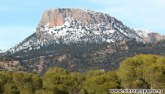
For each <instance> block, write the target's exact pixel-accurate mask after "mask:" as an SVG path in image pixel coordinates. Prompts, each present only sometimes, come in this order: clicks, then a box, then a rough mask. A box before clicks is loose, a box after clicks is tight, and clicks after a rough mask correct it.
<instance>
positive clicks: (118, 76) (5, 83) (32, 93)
mask: <svg viewBox="0 0 165 94" xmlns="http://www.w3.org/2000/svg"><path fill="white" fill-rule="evenodd" d="M120 88H130V89H135V88H142V89H151V88H152V89H164V90H165V57H163V56H156V55H137V56H134V57H131V58H128V59H126V60H124V61H123V62H122V63H121V66H120V67H119V69H117V70H115V71H109V72H104V71H103V70H91V71H88V72H87V73H85V74H81V73H76V72H70V71H67V70H65V69H63V68H59V67H54V68H50V69H49V70H48V71H47V72H46V73H45V74H44V75H43V76H42V77H40V76H38V75H36V74H31V73H25V72H8V71H0V94H108V93H109V89H120Z"/></svg>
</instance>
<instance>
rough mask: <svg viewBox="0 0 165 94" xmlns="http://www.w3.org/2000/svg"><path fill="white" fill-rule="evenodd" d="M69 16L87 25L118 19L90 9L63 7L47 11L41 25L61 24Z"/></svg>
mask: <svg viewBox="0 0 165 94" xmlns="http://www.w3.org/2000/svg"><path fill="white" fill-rule="evenodd" d="M67 17H69V18H74V20H76V21H78V22H81V23H82V24H84V25H87V26H88V25H91V24H99V23H101V22H105V23H106V22H107V23H109V22H112V21H114V20H116V19H115V18H113V17H110V16H109V15H107V14H103V13H99V12H94V11H90V10H81V9H69V8H68V9H67V8H66V9H63V8H61V9H54V10H47V11H45V12H44V14H43V16H42V19H41V21H40V24H39V26H40V25H41V26H44V25H45V24H46V23H48V24H49V26H50V27H54V26H61V25H63V24H64V22H65V18H67Z"/></svg>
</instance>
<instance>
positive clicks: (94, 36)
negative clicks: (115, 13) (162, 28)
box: [9, 9, 143, 53]
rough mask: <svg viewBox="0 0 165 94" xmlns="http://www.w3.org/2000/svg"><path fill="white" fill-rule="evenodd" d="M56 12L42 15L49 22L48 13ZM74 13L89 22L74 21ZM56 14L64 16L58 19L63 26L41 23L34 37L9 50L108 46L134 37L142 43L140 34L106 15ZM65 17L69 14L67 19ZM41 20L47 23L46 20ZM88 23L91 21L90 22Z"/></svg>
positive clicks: (90, 13) (66, 12) (62, 11)
mask: <svg viewBox="0 0 165 94" xmlns="http://www.w3.org/2000/svg"><path fill="white" fill-rule="evenodd" d="M55 11H59V10H58V9H57V10H53V11H52V10H50V11H49V12H48V13H47V14H44V15H46V16H48V18H49V19H51V17H52V15H50V14H51V13H52V14H55V13H54V12H55ZM70 11H71V12H70ZM75 11H76V13H77V11H79V12H78V13H80V14H83V15H86V16H88V19H89V20H88V19H86V18H84V19H83V18H80V19H81V20H77V19H79V18H78V17H75V18H74V17H72V16H70V15H73V14H74V12H75ZM59 12H60V13H62V14H60V17H61V15H64V14H65V16H66V17H62V18H59V19H64V23H63V24H61V23H62V20H60V21H57V22H58V23H60V25H53V26H52V25H50V23H49V21H48V22H42V21H41V22H42V25H39V26H38V27H37V29H36V32H35V33H34V34H33V35H31V36H30V37H28V38H27V39H25V40H24V41H23V42H21V43H20V44H19V45H17V46H15V47H13V48H11V49H10V50H9V51H10V52H11V53H14V52H18V51H20V50H24V49H28V50H32V49H39V48H40V46H44V45H49V44H52V43H63V44H69V43H93V42H95V43H102V42H108V43H111V42H115V41H119V40H126V39H133V38H134V39H136V41H140V42H143V39H142V36H143V35H142V34H139V33H137V32H136V31H135V30H133V29H131V28H129V27H127V26H125V25H123V23H122V22H120V21H118V20H117V19H115V18H113V17H111V16H109V15H107V14H103V13H99V12H93V11H92V12H91V11H89V10H88V11H87V10H81V9H79V10H74V12H73V11H72V10H66V9H64V10H62V9H60V11H59ZM67 14H70V15H68V16H67ZM57 16H59V13H57V14H56V15H55V17H57ZM53 19H54V18H53ZM98 19H99V20H98ZM105 19H107V20H105ZM42 20H43V21H47V20H45V19H42ZM97 20H98V21H97ZM84 21H85V23H84ZM91 21H93V22H92V23H90V22H91ZM53 23H54V22H53ZM86 23H87V24H86Z"/></svg>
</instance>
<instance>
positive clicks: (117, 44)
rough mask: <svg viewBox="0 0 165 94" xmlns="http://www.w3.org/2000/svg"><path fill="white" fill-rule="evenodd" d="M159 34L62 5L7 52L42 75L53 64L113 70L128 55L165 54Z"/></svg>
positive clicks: (24, 68) (85, 68) (76, 69)
mask: <svg viewBox="0 0 165 94" xmlns="http://www.w3.org/2000/svg"><path fill="white" fill-rule="evenodd" d="M160 36H161V37H162V38H161V37H160ZM160 36H159V34H157V33H153V34H152V33H146V32H144V31H139V30H134V29H131V28H129V27H127V26H125V25H124V24H123V23H122V22H121V21H119V20H117V19H116V18H114V17H111V16H110V15H108V14H104V13H100V12H94V11H90V10H82V9H69V8H59V9H53V10H47V11H45V12H44V13H43V16H42V18H41V21H40V22H39V24H38V26H37V28H36V32H34V33H33V34H32V35H30V36H29V37H28V38H26V39H25V40H23V41H22V42H21V43H19V44H18V45H16V46H15V47H13V48H11V49H10V50H8V51H7V52H6V53H5V54H6V56H10V57H12V58H15V59H16V60H18V61H20V66H21V70H22V71H29V72H35V73H39V74H42V73H44V72H45V71H46V70H47V69H48V68H49V67H53V66H59V67H64V68H67V69H69V70H72V71H79V72H85V71H87V70H90V69H105V70H114V69H116V68H118V66H119V65H120V62H121V61H122V60H124V59H125V58H127V57H129V56H134V55H136V54H141V53H149V54H150V53H151V54H162V55H164V53H165V52H163V51H159V50H158V48H159V47H160V48H159V49H164V45H163V44H164V42H163V41H162V44H159V40H161V39H164V36H163V35H160ZM146 42H148V43H146ZM157 44H158V45H159V46H155V45H157Z"/></svg>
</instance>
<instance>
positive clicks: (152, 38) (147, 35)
mask: <svg viewBox="0 0 165 94" xmlns="http://www.w3.org/2000/svg"><path fill="white" fill-rule="evenodd" d="M135 31H136V33H137V34H139V36H141V37H142V38H143V40H144V41H145V42H150V43H154V42H157V41H160V40H164V39H165V35H161V34H159V33H156V32H148V31H143V30H135Z"/></svg>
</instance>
